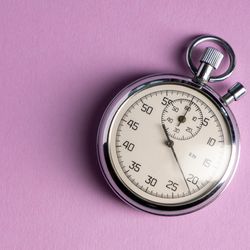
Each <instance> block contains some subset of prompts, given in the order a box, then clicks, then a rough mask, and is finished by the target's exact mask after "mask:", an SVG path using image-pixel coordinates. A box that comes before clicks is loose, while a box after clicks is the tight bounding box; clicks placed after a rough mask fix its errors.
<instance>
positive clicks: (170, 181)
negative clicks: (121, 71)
mask: <svg viewBox="0 0 250 250" xmlns="http://www.w3.org/2000/svg"><path fill="white" fill-rule="evenodd" d="M205 41H210V42H213V43H216V44H217V45H219V46H221V47H222V48H224V50H225V51H226V52H227V53H228V55H229V59H230V64H229V68H228V69H227V70H226V72H225V73H224V74H221V75H219V76H212V75H211V73H212V72H213V70H216V69H217V68H218V67H219V65H220V62H221V61H222V59H223V53H222V52H220V51H219V50H217V49H215V48H213V47H208V48H206V49H205V50H204V53H203V56H202V58H201V60H200V62H201V64H200V66H199V68H198V69H197V68H196V67H195V65H194V63H193V62H192V53H193V49H194V48H195V47H196V46H197V45H198V44H200V43H202V42H205ZM186 59H187V64H188V66H189V67H190V69H191V71H192V72H193V74H194V76H193V77H192V78H189V77H182V76H177V75H169V74H160V75H153V76H148V77H144V78H142V79H139V80H137V81H135V82H133V83H132V84H130V85H129V86H127V87H126V88H124V89H123V90H122V91H121V92H120V93H118V95H117V96H116V97H115V98H114V99H113V101H112V102H111V103H110V105H109V106H108V107H107V109H106V111H105V113H104V115H103V118H102V120H101V123H100V126H99V131H98V138H97V144H98V146H97V151H98V158H99V162H100V166H101V170H102V172H103V175H104V177H105V179H106V180H107V182H108V183H109V185H110V186H111V188H112V189H113V191H114V192H115V193H116V194H117V195H118V196H119V197H120V198H121V199H122V200H124V201H125V202H127V203H128V204H130V205H132V206H134V207H136V208H138V209H141V210H144V211H147V212H150V213H153V214H159V215H179V214H185V213H189V212H193V211H195V210H197V209H200V208H202V207H204V206H206V205H207V204H209V203H210V202H211V201H213V200H214V199H215V198H216V197H217V196H218V195H219V194H220V193H221V192H222V191H223V190H224V189H225V187H226V186H227V184H228V183H229V181H230V180H231V178H232V176H233V174H234V172H235V169H236V167H237V163H238V159H239V131H238V127H237V124H236V120H235V118H234V116H233V114H232V112H231V110H230V109H229V107H228V105H229V104H230V103H231V102H232V101H234V100H238V99H239V98H240V97H241V96H242V95H243V94H244V93H245V92H246V91H245V88H244V87H243V85H242V84H240V83H236V84H235V85H234V86H233V87H232V88H230V89H229V90H228V92H227V93H226V94H225V95H224V96H220V95H219V94H217V93H216V92H215V91H214V90H213V89H212V88H211V87H209V86H208V85H207V83H208V82H216V81H221V80H224V79H226V78H227V77H228V76H229V75H230V74H231V73H232V71H233V69H234V67H235V55H234V52H233V50H232V48H231V46H230V45H229V44H228V43H227V42H226V41H224V40H223V39H221V38H219V37H216V36H200V37H198V38H196V39H195V40H194V41H193V42H192V43H191V44H190V45H189V47H188V49H187V56H186Z"/></svg>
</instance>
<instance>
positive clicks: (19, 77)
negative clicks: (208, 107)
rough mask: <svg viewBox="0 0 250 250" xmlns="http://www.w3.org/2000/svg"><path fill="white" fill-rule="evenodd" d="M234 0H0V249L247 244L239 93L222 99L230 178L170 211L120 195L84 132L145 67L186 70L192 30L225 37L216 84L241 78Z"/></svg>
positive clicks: (245, 37)
mask: <svg viewBox="0 0 250 250" xmlns="http://www.w3.org/2000/svg"><path fill="white" fill-rule="evenodd" d="M249 24H250V7H249V2H248V1H247V0H245V1H178V0H177V1H137V0H133V1H131V0H128V1H93V0H92V1H90V0H85V1H64V0H63V1H57V0H56V1H27V0H23V1H1V3H0V86H1V88H0V143H1V145H0V204H1V207H0V249H227V250H228V249H249V248H250V192H249V190H250V184H249V183H250V181H249V180H250V167H249V162H250V155H249V147H250V134H249V122H250V118H249V106H250V98H249V96H247V97H245V98H244V99H242V100H241V101H239V102H238V103H234V104H232V105H231V107H232V110H233V112H234V114H235V116H236V118H237V121H238V124H239V127H240V130H241V135H242V136H241V146H242V153H241V159H240V164H239V168H238V171H237V172H236V175H235V178H234V179H233V181H232V182H231V185H230V186H229V187H228V189H227V190H226V191H225V192H224V193H223V195H222V196H220V197H219V199H217V200H216V201H215V202H213V203H212V204H211V205H209V206H208V207H206V208H204V209H202V210H200V211H198V212H195V213H193V214H189V215H185V216H180V217H171V218H169V217H159V216H153V215H150V214H147V213H143V212H139V211H137V210H135V209H132V208H131V207H129V206H127V205H126V204H124V203H123V202H121V201H120V200H119V199H118V198H117V197H116V196H115V195H114V194H113V193H112V192H111V191H110V189H109V187H108V186H107V184H106V183H105V181H104V179H103V177H102V176H101V173H100V171H99V168H98V165H97V160H96V152H95V135H96V129H97V126H98V122H99V119H100V116H101V114H102V112H103V110H104V108H105V106H106V105H107V103H108V101H109V100H110V99H111V97H112V96H113V95H114V94H115V93H116V92H117V91H118V90H119V89H121V88H122V87H124V86H125V85H126V84H127V83H129V82H130V81H132V80H135V79H137V78H139V77H141V76H144V75H147V74H151V73H159V72H166V73H175V74H185V75H190V73H189V71H188V69H187V67H186V66H185V64H184V62H183V53H184V47H185V45H186V44H187V42H188V41H190V39H192V38H193V37H194V36H196V35H199V34H204V33H209V34H214V35H218V36H221V37H223V38H224V39H225V40H227V41H228V42H229V43H230V44H231V45H232V47H233V48H234V50H235V52H236V56H237V67H236V70H235V72H234V73H233V75H232V76H231V77H230V78H229V79H228V80H227V81H226V82H225V83H222V84H218V85H217V89H218V90H220V92H221V93H224V92H225V91H226V89H227V88H228V87H229V86H231V85H232V84H233V83H234V82H235V81H242V82H244V83H245V84H246V87H248V88H249V87H250V85H249V82H248V81H249V75H250V68H249V51H250V43H249V39H250V35H249V34H250V30H249Z"/></svg>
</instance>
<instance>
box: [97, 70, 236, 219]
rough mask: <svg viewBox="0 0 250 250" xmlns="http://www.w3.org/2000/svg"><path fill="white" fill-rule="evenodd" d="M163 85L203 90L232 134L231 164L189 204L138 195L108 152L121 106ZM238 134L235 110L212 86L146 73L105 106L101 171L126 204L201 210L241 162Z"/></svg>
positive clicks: (164, 210) (160, 211)
mask: <svg viewBox="0 0 250 250" xmlns="http://www.w3.org/2000/svg"><path fill="white" fill-rule="evenodd" d="M164 84H177V85H182V86H186V87H189V88H193V89H195V90H197V91H199V92H200V93H202V94H203V95H205V96H207V97H208V98H209V99H210V100H211V101H212V102H213V103H214V104H215V105H216V106H217V108H218V109H219V111H220V112H221V114H222V116H223V118H224V120H225V121H226V124H227V126H228V129H229V133H230V139H231V142H232V153H231V157H230V161H229V165H228V168H227V170H226V172H225V174H224V175H223V177H222V178H221V180H220V181H219V182H218V183H217V184H216V186H214V187H213V188H212V190H210V191H209V192H207V193H205V194H204V195H203V196H201V197H199V198H198V199H195V201H191V202H189V203H186V204H178V205H162V204H155V203H150V202H148V201H146V200H144V199H142V198H140V197H139V196H137V195H135V194H134V193H133V192H132V191H130V190H129V189H128V188H127V187H126V186H125V185H124V184H123V183H122V181H121V180H120V179H119V177H118V176H117V175H116V173H115V170H114V167H113V166H112V163H111V159H110V155H109V148H108V138H109V131H110V127H111V124H112V121H113V118H114V117H115V115H116V112H117V111H118V110H119V108H120V107H121V105H122V104H123V103H124V102H125V101H126V100H127V99H128V98H129V97H130V96H131V95H133V94H135V93H136V92H139V91H142V90H144V89H147V88H150V87H153V86H157V85H164ZM239 137H240V134H239V129H238V126H237V122H236V120H235V117H234V115H233V113H232V112H231V110H230V108H229V107H228V106H227V105H225V104H224V103H223V102H222V101H221V97H220V96H219V95H218V94H217V93H216V92H215V91H214V90H213V89H212V88H210V87H209V86H208V85H205V84H203V85H201V84H198V83H196V82H194V81H192V79H190V78H187V77H183V76H179V75H170V74H158V75H151V76H146V77H144V78H141V79H138V80H137V81H135V82H132V83H131V84H130V85H128V86H127V87H125V88H124V89H122V90H121V91H120V92H119V93H118V94H117V95H116V96H115V97H114V98H113V100H112V101H111V103H110V104H109V106H108V107H107V108H106V110H105V112H104V115H103V117H102V119H101V122H100V125H99V128H98V133H97V156H98V161H99V165H100V168H101V171H102V173H103V175H104V177H105V179H106V181H107V183H108V184H109V186H110V187H111V189H112V190H113V191H114V192H115V193H116V194H117V195H118V197H120V198H121V199H122V200H123V201H125V202H126V203H127V204H129V205H131V206H133V207H135V208H137V209H140V210H143V211H146V212H149V213H152V214H157V215H181V214H186V213H190V212H194V211H196V210H199V209H201V208H202V207H205V206H206V205H208V204H209V203H211V202H212V201H213V200H214V199H216V197H217V196H218V195H219V194H221V193H222V192H223V191H224V190H225V188H226V186H227V185H228V184H229V183H230V181H231V179H232V177H233V175H234V173H235V170H236V168H237V165H238V160H239V155H240V143H239Z"/></svg>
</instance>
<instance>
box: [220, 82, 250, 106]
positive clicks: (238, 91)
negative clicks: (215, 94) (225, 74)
mask: <svg viewBox="0 0 250 250" xmlns="http://www.w3.org/2000/svg"><path fill="white" fill-rule="evenodd" d="M246 92H247V91H246V88H245V87H244V86H243V84H241V83H240V82H237V83H235V84H234V85H233V86H232V87H231V88H230V89H229V90H228V91H227V93H226V94H225V95H224V96H222V97H221V99H222V101H223V102H224V103H225V104H227V105H228V104H230V103H232V102H233V101H238V100H239V99H240V98H241V97H242V96H243V95H245V94H246Z"/></svg>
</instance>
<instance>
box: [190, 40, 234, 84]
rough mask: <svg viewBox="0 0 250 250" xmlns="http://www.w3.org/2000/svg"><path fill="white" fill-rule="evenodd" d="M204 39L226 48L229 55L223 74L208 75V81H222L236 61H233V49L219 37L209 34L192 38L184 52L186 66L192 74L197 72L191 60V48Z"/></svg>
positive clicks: (231, 70) (228, 74) (230, 71)
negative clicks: (228, 61) (228, 62)
mask: <svg viewBox="0 0 250 250" xmlns="http://www.w3.org/2000/svg"><path fill="white" fill-rule="evenodd" d="M206 41H212V42H215V43H217V44H219V45H220V46H221V47H222V48H224V49H225V50H226V52H227V53H228V55H229V59H230V64H229V67H228V69H227V70H226V71H225V72H224V73H223V74H220V75H218V76H214V77H210V79H209V81H210V82H218V81H223V80H225V79H226V78H228V77H229V76H230V75H231V74H232V72H233V70H234V68H235V64H236V62H235V54H234V51H233V49H232V47H231V46H230V45H229V44H228V43H227V42H226V41H225V40H223V39H222V38H220V37H217V36H210V35H203V36H199V37H197V38H196V39H194V40H193V41H192V43H191V44H190V45H189V46H188V48H187V52H186V61H187V64H188V67H189V68H190V69H191V71H192V72H193V73H194V74H196V73H197V72H198V69H197V68H196V66H195V65H194V64H193V61H192V53H193V49H194V48H195V47H196V46H197V45H198V44H200V43H202V42H206Z"/></svg>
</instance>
